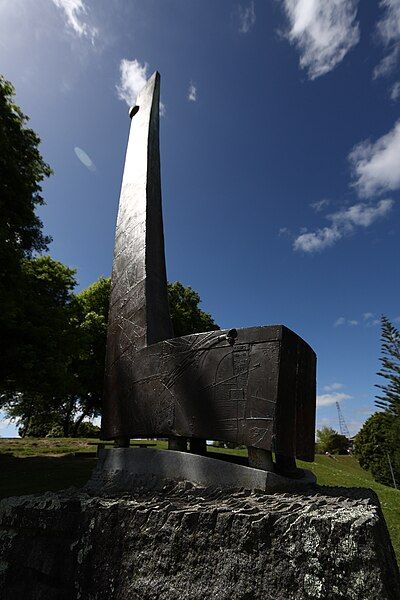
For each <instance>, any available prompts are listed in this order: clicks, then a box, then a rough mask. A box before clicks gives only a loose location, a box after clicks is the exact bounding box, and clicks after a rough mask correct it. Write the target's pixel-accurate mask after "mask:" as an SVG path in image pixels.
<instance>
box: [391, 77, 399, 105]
mask: <svg viewBox="0 0 400 600" xmlns="http://www.w3.org/2000/svg"><path fill="white" fill-rule="evenodd" d="M399 98H400V81H396V83H394V84H393V85H392V87H391V88H390V99H391V100H393V102H396V100H398V99H399Z"/></svg>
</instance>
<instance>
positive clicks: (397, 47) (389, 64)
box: [373, 0, 400, 79]
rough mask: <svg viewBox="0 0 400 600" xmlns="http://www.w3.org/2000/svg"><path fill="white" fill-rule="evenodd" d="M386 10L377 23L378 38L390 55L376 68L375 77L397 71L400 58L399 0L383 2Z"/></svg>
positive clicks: (382, 6)
mask: <svg viewBox="0 0 400 600" xmlns="http://www.w3.org/2000/svg"><path fill="white" fill-rule="evenodd" d="M380 7H381V8H382V9H383V10H384V14H383V16H382V18H381V19H380V20H379V21H378V23H377V31H378V36H379V38H380V40H381V42H382V44H383V45H384V46H385V47H386V48H389V53H388V54H387V55H386V56H385V57H384V58H383V59H382V60H381V62H380V63H379V64H378V65H377V66H376V67H375V69H374V73H373V77H374V79H376V78H377V77H385V76H386V75H390V73H392V72H393V70H394V69H395V67H396V65H397V63H398V60H399V58H400V2H399V0H381V2H380Z"/></svg>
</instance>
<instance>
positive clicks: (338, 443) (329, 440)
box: [317, 426, 349, 454]
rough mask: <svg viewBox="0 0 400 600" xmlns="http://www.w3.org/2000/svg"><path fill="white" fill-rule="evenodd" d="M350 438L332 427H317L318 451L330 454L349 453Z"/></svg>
mask: <svg viewBox="0 0 400 600" xmlns="http://www.w3.org/2000/svg"><path fill="white" fill-rule="evenodd" d="M348 448H349V440H348V439H347V438H346V436H344V435H341V434H340V433H338V432H337V431H335V430H334V429H332V427H327V426H324V427H322V428H321V429H317V451H318V452H320V453H325V452H329V454H347V450H348Z"/></svg>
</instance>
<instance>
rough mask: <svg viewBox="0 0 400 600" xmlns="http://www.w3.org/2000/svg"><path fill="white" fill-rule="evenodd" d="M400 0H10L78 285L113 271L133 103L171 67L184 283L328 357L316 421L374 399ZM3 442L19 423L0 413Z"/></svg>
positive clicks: (389, 304) (169, 239)
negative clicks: (153, 77) (284, 329)
mask: <svg viewBox="0 0 400 600" xmlns="http://www.w3.org/2000/svg"><path fill="white" fill-rule="evenodd" d="M399 60H400V1H399V0H383V1H381V2H378V1H372V0H371V1H369V2H360V3H359V2H357V1H356V0H354V1H350V0H335V2H333V0H281V1H277V0H259V1H257V0H254V2H252V1H248V0H242V1H241V2H236V1H231V0H220V1H219V2H216V1H215V0H140V1H138V0H137V1H134V0H129V1H127V0H97V1H94V0H35V2H33V1H32V0H13V1H12V2H7V1H6V0H1V1H0V72H2V73H3V74H4V75H5V76H6V77H7V78H8V79H9V80H11V81H12V82H13V84H14V85H15V87H16V90H17V101H18V103H19V104H20V105H21V107H22V108H23V110H24V111H25V112H26V113H27V114H28V115H29V116H30V117H31V121H30V123H31V126H32V127H33V128H34V129H35V130H36V131H37V132H38V133H39V135H40V137H41V138H42V146H41V149H42V153H43V155H44V157H45V159H46V160H47V161H48V162H49V164H50V165H51V166H52V168H53V169H54V172H55V173H54V175H53V176H52V177H51V179H50V180H49V181H48V182H46V184H45V186H44V196H45V199H46V202H47V205H46V206H45V207H43V208H42V209H41V211H40V214H41V217H42V219H43V222H44V224H45V230H46V232H47V233H49V234H50V235H52V236H53V239H54V241H53V243H52V244H51V248H50V252H51V254H52V255H53V256H54V257H55V258H57V259H59V260H61V261H63V262H64V263H66V264H68V265H69V266H73V267H75V268H76V269H77V274H78V280H79V285H80V287H85V286H87V285H89V284H90V283H92V282H93V281H94V280H96V279H97V278H98V277H99V276H100V275H109V274H110V270H111V261H112V252H113V236H114V227H115V219H116V211H117V204H118V196H119V188H120V181H121V175H122V168H123V161H124V153H125V147H126V142H127V136H128V129H129V118H128V104H130V103H132V102H133V101H134V98H135V95H136V93H137V92H138V90H139V89H140V86H141V85H142V84H143V81H144V79H145V78H146V76H149V75H150V74H151V73H152V72H153V71H154V70H155V69H157V70H159V71H160V73H161V86H162V88H161V89H162V91H161V96H162V103H163V109H162V119H161V152H162V156H161V164H162V181H163V205H164V227H165V239H166V259H167V270H168V278H169V280H170V281H174V280H180V281H182V282H183V283H184V284H185V285H191V286H192V287H193V288H195V289H196V290H197V291H198V292H199V293H200V296H201V298H202V300H203V308H204V309H205V310H207V311H209V312H210V313H211V314H212V315H213V316H214V318H215V320H216V321H217V322H218V324H219V325H220V326H221V327H244V326H250V325H265V324H276V323H283V324H285V325H287V326H288V327H290V328H292V329H293V330H294V331H296V332H297V333H298V334H300V335H301V336H302V337H303V338H304V339H305V340H306V341H307V342H309V343H310V344H311V346H312V347H313V348H314V349H315V351H316V352H317V355H318V394H319V398H318V424H319V425H323V424H329V425H332V426H333V427H335V428H338V419H337V414H336V407H335V401H336V400H339V401H340V403H341V408H342V411H343V413H344V416H345V419H346V421H347V423H348V426H349V429H350V432H351V433H355V432H356V431H357V430H358V429H359V427H360V426H361V424H362V423H363V421H364V420H365V419H366V418H367V417H368V416H369V415H370V414H371V413H372V412H374V410H375V409H374V402H373V399H374V394H375V388H374V384H375V383H377V380H378V378H377V376H376V371H377V370H378V368H379V363H378V358H379V351H380V343H379V333H380V331H379V324H378V319H379V315H380V314H382V313H385V314H386V315H387V316H389V318H391V319H393V320H396V319H397V322H399V321H400V306H399V301H398V300H399V287H400V285H399V283H400V279H399V271H398V263H399V261H398V234H399V221H398V215H399V209H398V198H399V189H400V121H399V117H400V110H399V107H400V104H399V102H400V74H399ZM0 428H1V429H0V433H1V435H3V436H6V435H13V434H15V428H14V427H13V426H12V425H8V424H7V422H5V421H3V422H1V423H0Z"/></svg>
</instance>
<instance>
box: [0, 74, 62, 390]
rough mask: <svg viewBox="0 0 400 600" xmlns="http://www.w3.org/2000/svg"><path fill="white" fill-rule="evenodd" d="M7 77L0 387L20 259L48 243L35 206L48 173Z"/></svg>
mask: <svg viewBox="0 0 400 600" xmlns="http://www.w3.org/2000/svg"><path fill="white" fill-rule="evenodd" d="M14 95H15V91H14V88H13V86H12V85H11V83H9V82H8V81H6V80H5V79H4V77H2V76H0V338H1V340H2V353H3V354H2V360H1V363H0V389H1V388H2V385H3V382H4V381H5V380H7V379H8V377H9V369H10V368H11V369H12V368H13V363H15V360H16V359H17V354H18V348H17V344H18V338H19V334H20V331H19V322H20V308H19V306H20V302H21V298H22V296H23V294H24V293H25V292H24V286H25V281H24V277H23V276H22V273H21V270H22V261H23V260H24V259H27V258H29V257H31V256H32V253H34V252H42V251H44V250H46V249H47V245H48V243H49V242H50V238H49V237H48V236H45V235H44V234H43V232H42V222H41V220H40V218H39V217H38V215H37V213H36V208H37V207H38V206H40V205H42V204H44V200H43V197H42V195H41V182H42V181H43V180H44V179H45V178H46V177H48V176H49V175H50V174H51V169H50V167H49V166H48V165H47V164H46V163H45V162H44V160H43V158H42V156H41V154H40V152H39V144H40V139H39V137H38V136H37V135H36V133H35V132H34V131H33V130H32V129H30V128H28V127H27V126H26V124H27V122H28V117H27V116H26V115H24V114H23V112H22V111H21V109H20V108H19V107H18V106H17V104H16V103H15V101H14Z"/></svg>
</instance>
